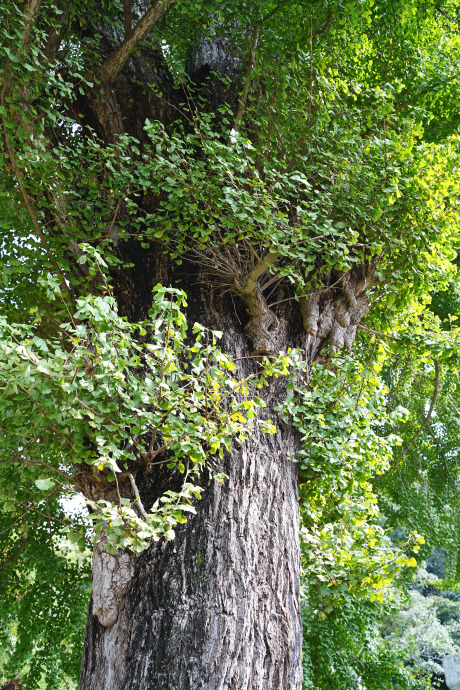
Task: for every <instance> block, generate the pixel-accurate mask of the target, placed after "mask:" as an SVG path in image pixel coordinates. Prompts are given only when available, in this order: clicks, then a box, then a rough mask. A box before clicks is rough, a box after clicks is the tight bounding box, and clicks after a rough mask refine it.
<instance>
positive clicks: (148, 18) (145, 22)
mask: <svg viewBox="0 0 460 690" xmlns="http://www.w3.org/2000/svg"><path fill="white" fill-rule="evenodd" d="M173 2H174V0H157V1H156V2H155V3H154V4H153V5H152V7H151V8H150V9H149V10H148V11H147V12H146V13H145V14H144V16H143V17H141V19H139V21H138V22H137V24H136V26H135V27H134V28H133V29H132V30H131V31H130V32H129V34H128V35H126V36H125V40H124V41H123V43H122V44H121V45H120V47H119V48H118V49H117V50H116V51H115V52H114V53H113V54H112V55H111V56H110V57H109V58H108V60H106V61H105V62H104V63H103V65H102V67H101V76H102V78H103V79H104V80H105V81H107V82H113V81H114V80H115V79H116V78H117V76H118V75H119V74H120V72H121V70H122V69H123V67H124V66H125V65H126V63H127V62H128V60H129V57H130V55H131V53H132V52H133V50H134V49H135V48H136V46H137V45H138V44H139V43H140V42H141V41H142V39H144V38H145V37H146V36H147V35H148V34H149V33H150V31H151V30H152V29H153V27H154V26H155V24H157V23H158V21H159V20H160V19H161V17H162V16H163V15H164V13H165V12H166V10H167V9H168V8H169V6H170V5H171V4H172V3H173Z"/></svg>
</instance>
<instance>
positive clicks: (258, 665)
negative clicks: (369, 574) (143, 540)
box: [79, 425, 302, 690]
mask: <svg viewBox="0 0 460 690" xmlns="http://www.w3.org/2000/svg"><path fill="white" fill-rule="evenodd" d="M294 446H295V440H294V438H293V435H292V432H291V431H290V430H289V429H287V428H286V427H285V426H284V425H282V426H281V428H280V430H279V431H278V433H277V434H276V435H274V436H267V435H266V434H259V433H257V434H256V435H255V436H254V437H253V438H252V439H251V440H250V441H249V442H248V443H246V444H245V445H244V447H243V448H241V449H237V450H235V451H233V452H232V453H231V454H230V455H229V456H228V457H227V458H226V460H225V468H224V469H225V471H226V473H227V474H228V480H227V481H226V482H225V484H224V485H221V484H218V483H216V482H213V483H211V485H210V486H209V489H208V491H207V494H206V496H205V498H204V499H203V501H202V502H201V503H200V504H199V506H198V514H197V515H196V516H194V517H193V518H192V519H191V520H189V522H188V523H187V525H185V526H184V527H183V528H182V529H181V530H180V531H179V532H178V534H177V536H176V539H175V541H173V542H169V543H168V542H165V541H162V542H159V543H157V544H155V545H153V546H152V547H151V548H150V549H149V550H148V551H147V552H145V553H144V554H141V555H140V556H138V557H136V558H133V559H132V567H133V577H132V579H131V580H130V583H129V584H128V585H127V588H126V590H125V591H124V592H123V591H122V592H121V593H120V589H119V585H118V583H114V586H113V588H114V591H113V592H109V594H107V593H106V594H105V599H106V601H109V603H110V604H111V606H112V608H110V607H109V608H110V611H109V613H111V612H112V613H111V615H112V618H110V616H109V615H107V616H105V614H106V613H107V612H106V611H104V612H103V614H102V617H101V615H99V617H98V616H97V615H94V613H93V612H92V611H93V610H95V611H96V613H98V612H100V601H101V588H107V581H105V582H101V579H103V578H105V579H106V580H107V578H108V577H110V573H111V572H112V571H113V570H116V572H119V569H118V565H117V566H115V565H114V564H112V569H109V568H108V567H105V568H103V569H101V568H99V567H97V568H96V570H95V573H94V575H95V578H96V579H95V582H94V587H95V594H96V597H97V601H96V602H95V604H96V606H95V609H92V606H94V604H90V612H89V616H88V624H87V631H86V641H85V652H84V656H83V661H82V671H81V679H80V685H79V688H80V690H96V688H97V690H128V689H132V690H140V689H142V690H148V689H149V690H150V689H151V690H199V689H203V690H204V689H206V690H300V688H301V685H302V678H301V669H302V665H301V647H302V630H301V621H300V611H299V567H300V555H299V546H298V527H299V514H298V513H299V511H298V478H297V468H296V466H295V465H294V464H293V463H292V462H291V461H290V460H289V459H288V455H289V452H290V451H291V452H292V451H295V447H294ZM109 558H111V559H113V561H115V559H114V558H113V557H112V556H110V557H109ZM104 559H105V560H107V555H106V556H104ZM96 560H97V559H96ZM109 570H110V572H109ZM120 594H121V596H120ZM117 597H118V615H117V618H116V622H115V623H114V624H113V625H109V626H107V627H105V626H104V624H103V623H104V621H105V622H107V621H108V622H111V621H112V620H113V600H114V599H116V598H117ZM104 616H105V617H104Z"/></svg>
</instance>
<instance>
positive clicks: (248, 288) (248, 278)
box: [239, 252, 279, 296]
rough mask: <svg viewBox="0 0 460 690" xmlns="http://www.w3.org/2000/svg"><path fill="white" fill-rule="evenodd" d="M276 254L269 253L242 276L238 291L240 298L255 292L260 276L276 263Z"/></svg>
mask: <svg viewBox="0 0 460 690" xmlns="http://www.w3.org/2000/svg"><path fill="white" fill-rule="evenodd" d="M278 254H279V252H269V253H268V254H267V256H265V257H264V258H263V259H262V261H259V263H258V264H256V265H255V266H254V268H253V269H252V271H249V273H247V274H246V275H245V276H244V280H243V281H242V283H241V286H240V290H239V292H240V294H241V295H242V296H246V295H250V294H251V293H253V292H254V291H255V289H256V286H257V281H258V280H259V278H260V276H261V275H263V274H264V273H265V271H266V270H267V269H268V268H269V266H270V264H272V263H273V262H274V261H276V259H277V258H278Z"/></svg>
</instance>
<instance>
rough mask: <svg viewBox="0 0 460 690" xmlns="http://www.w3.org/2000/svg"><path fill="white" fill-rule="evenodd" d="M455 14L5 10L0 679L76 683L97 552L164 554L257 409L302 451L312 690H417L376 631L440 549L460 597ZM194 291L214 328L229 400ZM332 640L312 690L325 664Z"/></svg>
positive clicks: (309, 9)
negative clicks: (221, 300) (233, 340)
mask: <svg viewBox="0 0 460 690" xmlns="http://www.w3.org/2000/svg"><path fill="white" fill-rule="evenodd" d="M459 12H460V7H459V6H458V4H457V3H455V2H453V1H452V0H446V1H445V2H440V3H437V4H434V5H433V4H426V5H420V3H417V2H413V1H412V0H391V1H390V0H388V1H387V0H363V2H358V1H356V0H337V1H335V0H334V1H332V0H328V1H327V2H322V3H318V2H314V1H306V0H305V1H301V0H284V1H283V0H280V1H279V2H274V1H272V0H269V1H263V0H250V1H248V0H244V1H243V0H241V1H240V0H238V1H237V2H231V3H224V4H221V3H215V2H213V1H212V0H210V1H203V2H190V1H189V0H181V2H173V1H172V0H163V2H160V0H157V1H156V2H153V3H152V2H150V1H149V2H147V1H146V0H138V1H137V2H131V1H130V0H124V2H121V0H104V1H103V2H100V1H99V2H93V1H92V0H72V1H71V2H62V1H61V0H27V1H25V2H20V1H19V0H17V1H16V0H15V1H14V2H11V1H6V0H4V1H2V0H0V15H1V16H2V26H1V29H0V35H1V40H0V75H1V77H0V86H1V92H0V118H1V131H2V135H1V141H0V266H1V277H0V300H1V305H2V313H1V315H0V432H1V433H0V449H1V460H0V462H1V467H2V473H1V480H0V508H1V514H2V528H1V530H0V551H1V553H2V555H3V557H4V564H3V565H2V566H0V568H1V570H0V573H1V577H2V588H3V593H2V599H0V607H1V610H2V611H6V610H7V607H8V606H9V604H8V603H7V602H11V601H12V599H13V603H14V606H13V607H12V608H11V612H10V614H8V616H5V617H3V616H2V618H3V620H4V627H3V631H2V634H3V635H4V636H6V637H7V638H8V640H9V641H10V642H9V644H11V645H13V646H14V654H12V655H9V656H8V659H7V661H6V662H5V669H6V673H7V674H8V675H14V674H15V673H18V672H19V671H21V672H22V673H23V674H25V675H26V676H27V678H28V681H27V682H28V685H27V687H39V684H40V682H43V679H45V682H51V681H49V680H47V679H50V678H51V677H59V678H63V679H66V678H67V679H68V678H71V677H72V676H73V677H75V676H76V670H75V669H76V667H77V666H76V662H75V657H76V656H78V649H79V647H78V645H79V644H81V634H80V625H81V616H82V604H81V601H79V600H78V597H79V592H80V591H81V592H82V593H83V592H85V593H86V591H87V588H88V572H87V567H88V566H87V552H86V551H85V549H86V548H87V544H88V542H89V541H90V540H98V539H100V538H102V540H103V542H104V545H105V549H106V550H107V551H108V552H109V553H115V552H118V551H119V550H122V549H127V550H129V551H130V552H132V553H138V552H141V551H142V550H144V549H145V548H147V547H148V545H149V544H150V543H152V542H155V541H158V540H160V539H173V538H174V533H175V530H176V528H179V527H180V525H181V524H184V523H185V522H186V521H187V518H188V517H189V516H191V515H193V514H194V513H195V512H196V511H199V509H200V503H199V499H200V497H201V495H202V494H203V491H204V490H205V488H206V486H207V484H208V482H209V479H210V477H212V478H213V479H215V480H217V481H221V482H224V483H225V481H226V477H225V475H224V474H223V473H222V472H221V471H219V464H218V461H217V460H216V459H217V458H219V456H220V457H223V456H224V454H225V453H228V452H229V451H230V449H231V448H232V447H235V446H236V447H238V444H242V443H243V442H244V441H245V440H246V439H248V438H249V437H250V436H251V434H253V433H254V430H255V429H257V430H258V431H260V430H261V431H262V432H263V433H266V434H275V433H276V430H277V427H276V423H275V421H274V420H273V418H272V417H273V414H272V413H273V411H275V412H276V413H277V414H279V415H280V416H281V418H282V420H283V422H282V423H283V424H286V425H288V426H289V427H290V428H291V429H293V430H294V432H295V434H296V438H298V440H299V443H298V449H297V452H296V454H295V457H293V458H292V459H293V460H294V461H295V462H297V463H298V466H299V473H300V478H301V491H300V506H301V533H300V537H301V548H302V567H303V571H304V572H303V588H304V611H303V615H304V622H305V630H306V633H305V650H304V676H305V680H304V687H305V688H310V687H311V688H322V687H329V686H328V683H330V682H331V675H330V674H331V673H332V674H334V673H335V674H336V675H334V676H333V678H332V680H333V684H335V687H339V686H340V684H343V683H345V684H346V687H347V688H352V687H358V685H357V684H358V682H359V679H360V678H361V679H364V682H365V683H366V687H367V688H368V690H372V689H374V688H375V690H377V689H378V688H382V689H383V688H388V683H389V682H391V680H390V679H395V678H396V682H397V683H400V687H401V688H406V687H407V688H409V687H423V686H424V683H425V680H424V679H423V677H422V675H423V673H422V675H420V674H419V669H417V671H416V672H415V671H414V672H413V673H412V672H411V670H410V664H409V665H408V666H406V667H401V668H399V666H398V665H397V663H396V661H395V659H394V658H393V657H392V656H391V653H390V652H389V651H388V649H386V648H385V650H384V651H382V650H383V648H384V646H385V645H384V643H383V642H382V639H381V637H379V635H380V633H379V632H378V620H379V617H380V616H381V615H382V611H383V610H388V607H390V608H391V605H392V604H391V601H392V598H393V600H394V601H397V600H398V599H397V597H398V596H399V595H398V594H397V593H396V589H395V588H397V587H399V588H400V590H401V591H404V588H405V586H406V583H407V582H408V581H409V579H410V577H411V573H412V572H413V569H414V567H415V566H416V564H417V560H416V559H417V557H418V556H419V555H421V556H422V557H424V558H426V557H427V556H428V555H429V553H430V552H431V550H432V549H433V547H436V546H444V547H445V548H446V549H447V553H448V578H450V580H451V581H452V582H453V581H455V580H458V578H459V575H460V555H459V554H460V552H459V546H460V543H459V539H458V536H457V535H458V534H459V533H460V532H459V526H460V525H459V518H458V514H459V510H458V508H459V495H458V494H459V492H458V461H457V457H458V441H457V439H458V424H459V412H458V410H459V408H460V399H459V395H458V389H459V385H460V383H459V379H458V352H459V331H458V328H457V326H456V318H457V316H458V312H459V311H460V308H459V305H460V301H459V278H458V262H457V258H456V257H457V251H458V246H459V227H460V225H459V220H460V216H459V208H458V205H459V194H460V188H459V163H460V150H459V131H458V109H459V106H460V90H459V78H460V60H459V58H460V36H459V17H460V15H459ZM197 285H199V288H197V287H196V286H197ZM197 289H199V290H208V291H209V293H210V294H212V293H213V292H214V291H218V292H221V293H224V294H228V295H229V299H231V300H232V301H233V305H234V309H235V314H237V316H238V319H241V320H240V323H241V328H242V330H244V334H245V337H246V338H247V343H248V346H247V350H246V351H245V352H244V354H242V356H241V359H245V358H247V359H250V360H251V366H252V369H247V370H245V372H244V375H243V374H241V369H240V368H239V364H238V358H236V357H235V356H233V354H232V353H228V352H226V351H225V348H224V347H221V346H220V344H219V342H220V340H221V337H222V333H220V332H219V330H218V329H216V328H214V327H213V324H212V323H209V322H206V323H204V324H202V325H201V324H200V323H199V318H200V315H199V314H196V313H195V312H194V306H193V304H194V303H193V293H194V291H196V290H197ZM187 294H188V295H189V297H191V298H192V305H191V306H188V305H187ZM195 318H197V321H198V322H197V323H194V319H195ZM363 319H365V321H363ZM305 338H306V339H305ZM275 380H282V381H283V385H284V386H285V394H284V395H283V396H282V399H277V401H276V405H273V404H272V403H271V402H270V400H271V398H272V397H273V395H272V394H271V393H270V391H271V390H272V388H271V386H273V382H274V381H275ZM266 398H267V399H266ZM267 400H268V402H267ZM266 408H268V409H266ZM149 472H153V473H155V475H154V476H155V477H157V479H156V481H157V483H158V485H159V486H160V490H158V491H157V492H156V494H155V497H154V498H155V500H153V501H152V502H151V503H150V504H149V505H144V502H145V501H144V500H143V496H144V494H145V492H146V491H147V489H146V487H147V484H148V481H150V480H147V479H146V477H147V475H148V473H149ZM167 472H170V473H172V475H171V474H169V475H167ZM170 476H174V481H173V482H172V483H171V482H169V480H168V481H167V477H170ZM149 486H150V485H149ZM149 490H150V489H149ZM75 492H81V493H82V494H83V495H84V496H85V498H86V499H87V501H88V506H89V509H90V515H91V521H92V527H91V529H89V527H88V525H87V524H86V523H85V522H84V521H83V523H82V521H81V519H80V518H75V517H72V516H70V517H69V516H68V515H66V514H65V510H64V509H63V503H62V497H63V496H64V497H68V496H69V494H71V493H75ZM398 527H399V528H401V529H402V530H403V532H404V539H403V540H401V542H400V543H398V544H396V543H395V542H394V541H392V540H391V539H390V536H389V535H390V532H391V531H392V530H394V529H395V528H398ZM69 542H70V543H73V544H75V545H77V546H78V547H79V548H81V550H82V553H83V554H85V553H86V556H84V555H82V556H81V557H79V556H77V555H75V552H72V550H71V549H70V547H69ZM69 553H70V555H69ZM72 554H73V555H72ZM85 559H86V560H85ZM70 582H76V583H77V582H78V587H70V586H69V583H70ZM51 583H53V587H54V590H53V591H54V592H56V594H55V595H50V592H49V587H50V586H51ZM3 595H4V596H3ZM52 596H56V597H58V598H59V605H58V606H56V607H55V608H53V611H58V612H59V616H60V618H59V620H58V618H54V619H53V625H52V627H51V628H50V631H51V632H49V631H48V628H45V629H41V628H40V630H39V632H38V631H37V630H38V628H37V625H38V624H37V612H38V611H39V610H40V611H42V610H43V606H45V603H46V601H47V600H49V603H48V605H51V603H50V602H51V598H52ZM83 596H84V594H82V597H83ZM73 611H76V612H77V613H76V614H75V615H76V616H77V618H74V619H72V621H70V618H69V617H70V616H73V615H74V614H73V613H72V612H73ZM53 615H54V614H53ZM57 615H58V614H56V616H57ZM22 620H26V621H28V625H30V626H31V627H30V629H29V633H27V634H26V633H25V631H24V629H23V627H21V626H22V622H21V621H22ZM31 621H32V622H33V623H31ZM347 621H352V622H353V624H352V625H351V627H350V628H349V629H348V630H347V631H345V628H346V626H347V625H348V623H347ZM359 621H361V622H359ZM344 626H345V627H344ZM57 631H59V632H57ZM360 631H361V632H360ZM55 635H58V636H59V637H58V638H56V637H53V636H55ZM352 635H356V637H357V638H359V639H361V638H360V635H363V636H364V637H365V639H366V641H365V642H363V644H362V645H361V649H358V646H357V645H356V647H353V650H356V658H354V657H353V659H352V660H351V661H350V660H348V661H346V663H345V662H344V665H343V668H340V667H338V666H336V670H335V671H334V670H331V669H333V667H334V663H336V662H334V661H330V660H328V661H326V658H328V659H329V657H328V655H327V654H326V652H325V646H324V645H325V642H324V641H327V642H328V644H329V643H330V641H333V643H334V645H335V646H336V648H342V647H341V645H342V644H343V645H345V646H346V645H348V647H350V645H351V643H350V640H351V636H352ZM56 639H64V640H65V642H66V644H67V643H68V648H69V650H74V651H73V652H72V653H70V654H69V655H68V657H67V658H65V655H62V654H61V653H60V652H59V650H58V645H56ZM321 639H322V640H323V642H324V644H323V643H322V642H321ZM343 639H345V642H344V643H342V642H340V640H343ZM334 641H335V642H334ZM32 647H33V649H32ZM331 658H332V657H331ZM319 659H321V662H319V661H318V660H319ZM334 659H336V657H334ZM350 659H351V654H350ZM408 663H409V662H408ZM417 674H419V675H418V677H415V676H417ZM33 678H35V680H32V679H33ZM34 683H35V685H34ZM385 684H386V685H385ZM398 687H399V686H398Z"/></svg>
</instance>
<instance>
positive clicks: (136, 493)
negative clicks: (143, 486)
mask: <svg viewBox="0 0 460 690" xmlns="http://www.w3.org/2000/svg"><path fill="white" fill-rule="evenodd" d="M128 477H129V481H130V482H131V488H132V490H133V493H134V498H135V499H136V503H137V507H138V508H139V512H140V514H141V515H142V517H143V518H144V520H148V517H149V516H148V515H147V513H146V512H145V508H144V506H143V505H142V501H141V497H140V495H139V489H138V488H137V485H136V482H135V481H134V477H133V475H132V474H131V472H128Z"/></svg>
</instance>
